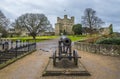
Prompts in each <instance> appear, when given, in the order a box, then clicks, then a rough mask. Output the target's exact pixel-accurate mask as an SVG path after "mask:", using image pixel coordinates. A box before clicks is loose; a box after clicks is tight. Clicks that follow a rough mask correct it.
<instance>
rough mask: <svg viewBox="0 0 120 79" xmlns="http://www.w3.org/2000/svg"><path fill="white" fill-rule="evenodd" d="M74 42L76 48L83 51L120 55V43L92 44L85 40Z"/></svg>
mask: <svg viewBox="0 0 120 79" xmlns="http://www.w3.org/2000/svg"><path fill="white" fill-rule="evenodd" d="M74 44H75V48H76V49H78V50H81V51H86V52H91V53H98V54H102V55H109V56H120V45H107V44H90V43H85V42H75V43H74Z"/></svg>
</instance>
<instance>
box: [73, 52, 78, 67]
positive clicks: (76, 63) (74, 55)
mask: <svg viewBox="0 0 120 79" xmlns="http://www.w3.org/2000/svg"><path fill="white" fill-rule="evenodd" d="M73 57H74V58H73V59H74V63H75V65H78V56H77V52H76V51H75V50H73Z"/></svg>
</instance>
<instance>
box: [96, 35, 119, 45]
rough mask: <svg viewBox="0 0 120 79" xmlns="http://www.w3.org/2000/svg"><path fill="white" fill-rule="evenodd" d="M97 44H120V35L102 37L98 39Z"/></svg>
mask: <svg viewBox="0 0 120 79" xmlns="http://www.w3.org/2000/svg"><path fill="white" fill-rule="evenodd" d="M96 44H111V45H120V37H114V38H101V39H98V40H97V41H96Z"/></svg>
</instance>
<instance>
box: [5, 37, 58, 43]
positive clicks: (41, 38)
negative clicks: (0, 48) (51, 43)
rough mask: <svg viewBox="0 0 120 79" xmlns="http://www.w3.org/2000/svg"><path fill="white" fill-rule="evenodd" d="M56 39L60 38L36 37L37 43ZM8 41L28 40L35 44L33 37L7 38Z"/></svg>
mask: <svg viewBox="0 0 120 79" xmlns="http://www.w3.org/2000/svg"><path fill="white" fill-rule="evenodd" d="M55 38H58V36H37V37H36V42H40V41H44V40H48V39H55ZM7 39H10V40H13V41H15V40H21V41H26V40H30V41H31V42H33V41H34V40H33V38H32V37H31V36H28V37H12V38H10V37H9V38H7Z"/></svg>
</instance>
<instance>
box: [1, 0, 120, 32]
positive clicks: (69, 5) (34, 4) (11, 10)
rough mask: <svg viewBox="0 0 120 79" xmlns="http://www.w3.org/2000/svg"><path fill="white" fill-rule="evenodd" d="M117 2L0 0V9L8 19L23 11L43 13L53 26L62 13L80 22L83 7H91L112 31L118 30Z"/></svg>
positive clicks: (90, 0) (117, 0) (107, 0)
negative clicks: (112, 26)
mask: <svg viewBox="0 0 120 79" xmlns="http://www.w3.org/2000/svg"><path fill="white" fill-rule="evenodd" d="M119 4H120V0H1V1H0V9H1V10H2V11H3V12H4V13H5V14H6V16H7V17H9V18H10V19H16V18H17V17H18V16H20V15H21V14H24V13H31V12H32V13H44V14H45V15H46V16H48V19H49V20H50V21H51V23H52V24H53V26H54V24H55V22H56V17H58V16H59V17H63V15H64V14H68V15H69V16H70V17H71V16H75V20H76V21H75V22H76V23H80V22H81V16H83V12H84V10H85V8H93V9H94V10H96V12H97V15H98V16H99V17H100V18H101V19H102V20H103V21H105V22H106V24H107V25H109V24H110V23H113V25H114V31H119V30H118V29H120V27H119V26H120V19H119V17H120V14H119V13H120V9H119V7H120V5H119ZM64 10H66V11H64Z"/></svg>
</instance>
